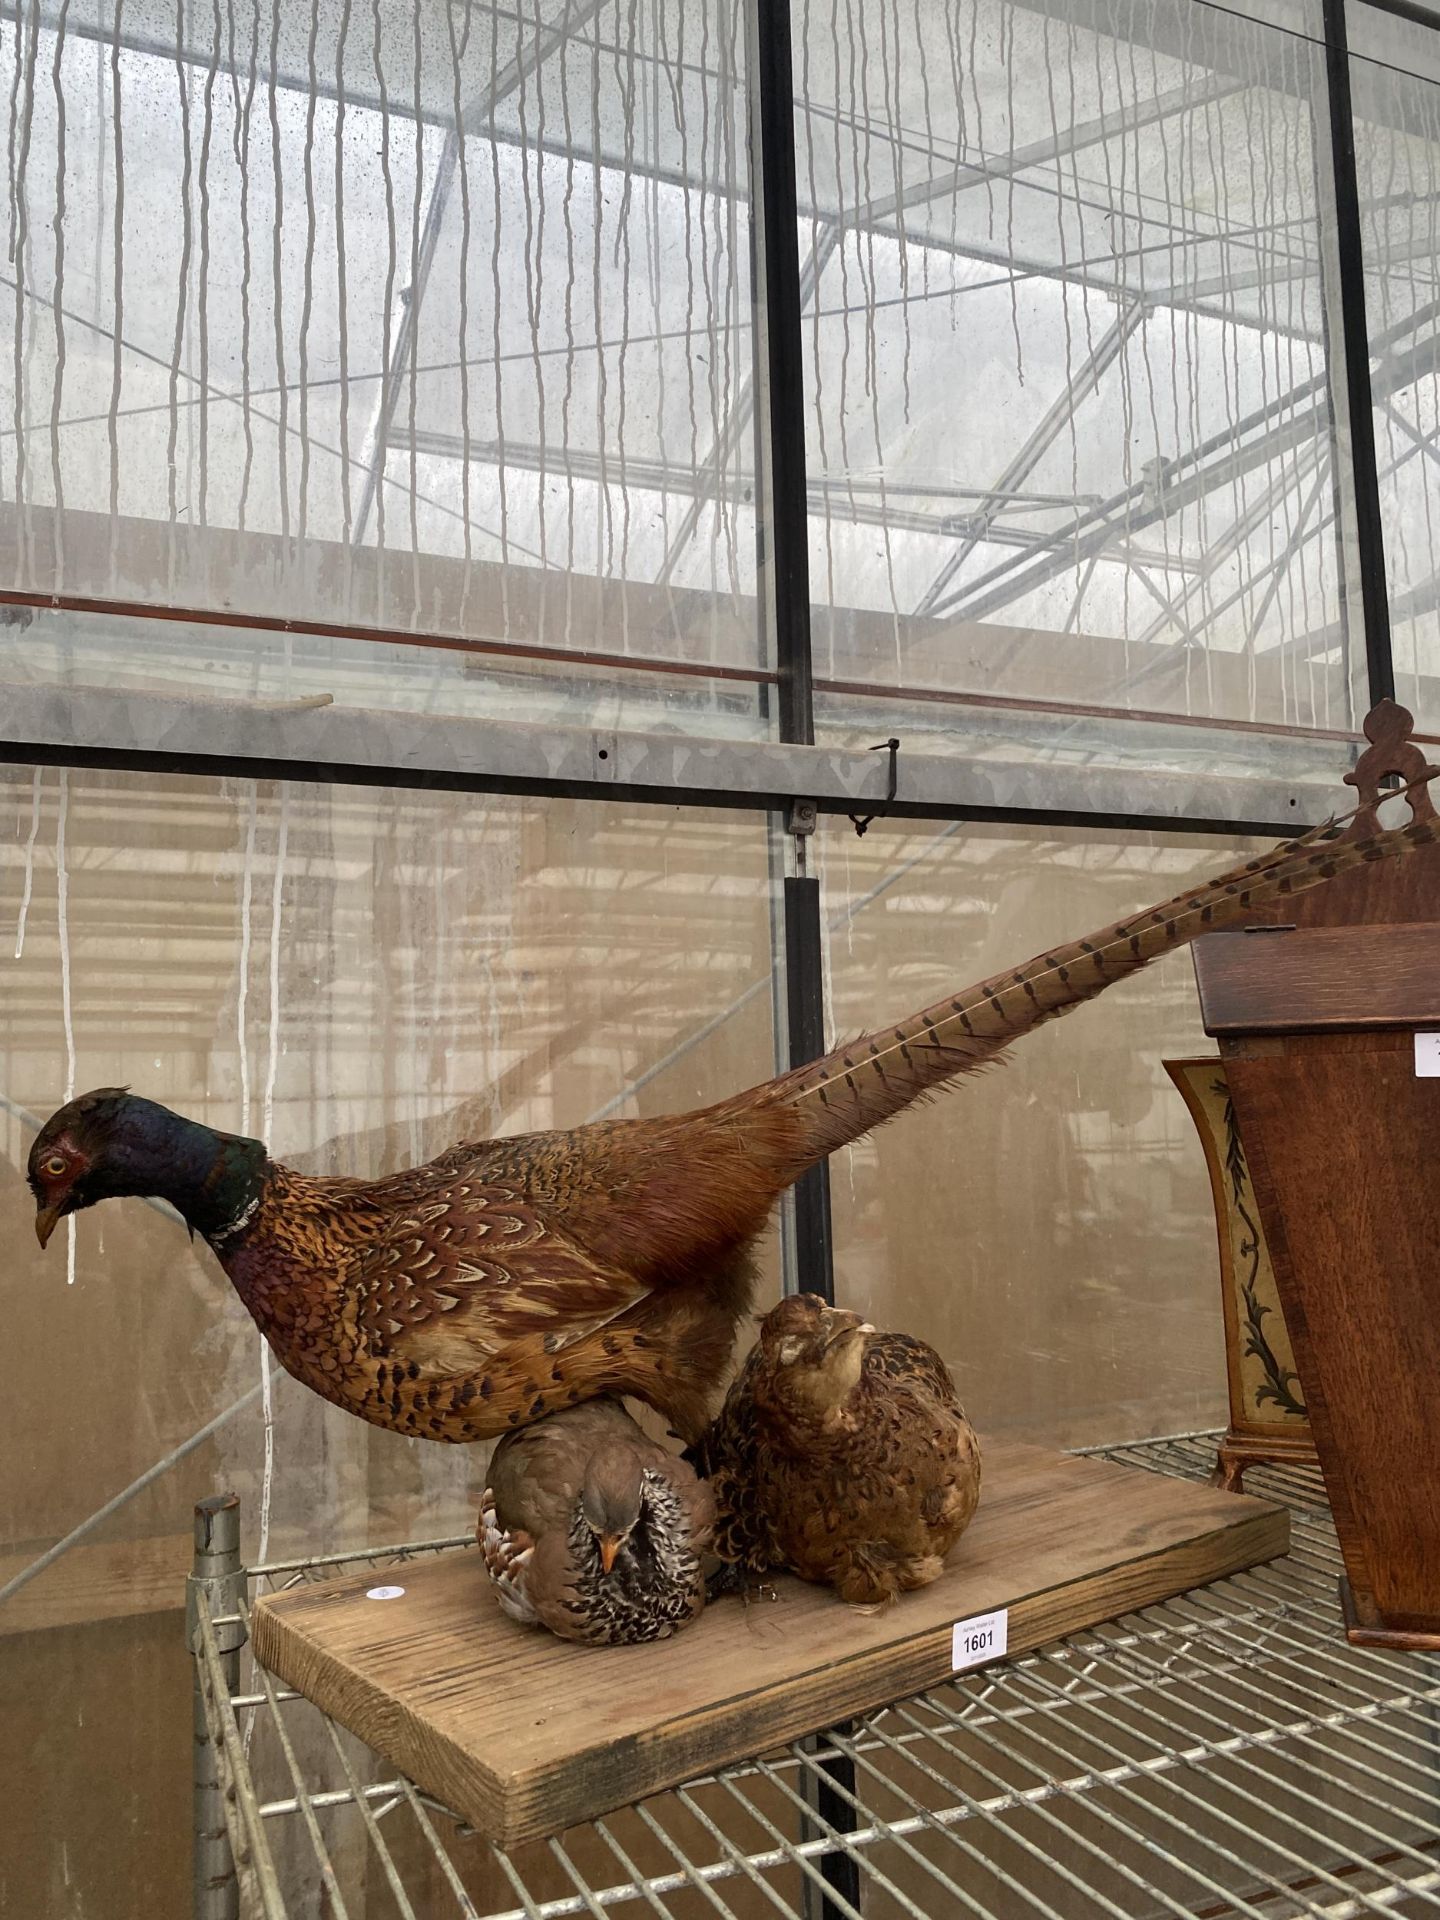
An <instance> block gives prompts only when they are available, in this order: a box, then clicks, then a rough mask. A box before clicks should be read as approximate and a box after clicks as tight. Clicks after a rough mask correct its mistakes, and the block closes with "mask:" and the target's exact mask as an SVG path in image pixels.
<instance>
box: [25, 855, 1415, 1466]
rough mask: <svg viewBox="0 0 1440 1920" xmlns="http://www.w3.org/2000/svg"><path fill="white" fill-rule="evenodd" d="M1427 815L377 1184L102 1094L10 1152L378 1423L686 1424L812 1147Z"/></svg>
mask: <svg viewBox="0 0 1440 1920" xmlns="http://www.w3.org/2000/svg"><path fill="white" fill-rule="evenodd" d="M1436 833H1437V823H1436V821H1435V820H1434V819H1433V818H1431V819H1416V820H1412V821H1411V822H1410V823H1409V824H1408V825H1406V826H1404V827H1397V828H1393V829H1391V830H1390V831H1388V832H1385V833H1377V834H1374V835H1371V836H1370V837H1369V838H1367V839H1363V840H1351V841H1340V840H1336V839H1335V838H1334V837H1333V834H1334V829H1317V831H1316V832H1315V833H1313V834H1309V835H1307V836H1306V837H1305V838H1304V839H1303V840H1300V841H1291V842H1286V843H1285V844H1283V845H1281V846H1279V847H1276V848H1274V849H1273V850H1272V851H1271V852H1269V853H1267V854H1264V855H1262V856H1260V857H1259V858H1257V859H1254V860H1249V861H1247V862H1246V863H1245V865H1244V866H1241V867H1237V868H1236V869H1235V870H1234V871H1233V872H1230V873H1227V874H1224V875H1222V876H1221V877H1220V878H1219V879H1218V880H1215V881H1213V882H1211V883H1210V884H1209V885H1206V886H1202V887H1197V888H1195V889H1193V890H1192V891H1190V892H1187V893H1184V894H1181V895H1180V896H1179V897H1178V898H1176V899H1174V900H1171V901H1167V902H1166V904H1165V905H1164V906H1160V907H1156V908H1153V909H1151V910H1150V911H1149V912H1146V913H1140V914H1137V915H1136V916H1135V917H1134V918H1133V919H1130V920H1123V921H1121V922H1119V923H1118V924H1117V925H1115V926H1110V927H1105V928H1103V929H1102V930H1101V931H1100V932H1099V933H1095V934H1092V935H1091V936H1090V937H1089V938H1088V939H1084V940H1077V941H1074V942H1072V943H1071V944H1069V945H1066V946H1060V947H1056V948H1054V949H1053V950H1051V951H1050V952H1048V953H1043V954H1041V955H1040V956H1039V957H1038V958H1037V959H1035V960H1032V961H1031V962H1030V963H1029V964H1028V965H1027V966H1023V967H1017V968H1016V969H1015V970H1014V971H1013V972H1008V973H1001V974H996V975H995V976H994V977H993V978H992V979H989V980H982V981H981V982H980V983H979V985H978V986H974V987H969V988H966V989H965V990H963V991H962V992H959V993H955V994H952V995H950V996H949V997H948V998H946V999H944V1000H941V1001H939V1002H938V1003H937V1004H936V1005H935V1006H933V1007H927V1008H925V1009H924V1011H923V1012H920V1013H917V1014H915V1015H913V1016H912V1017H911V1018H910V1019H908V1020H905V1021H902V1022H901V1023H900V1024H899V1025H898V1026H892V1027H885V1028H882V1029H880V1030H879V1031H877V1032H875V1033H873V1034H869V1035H866V1036H864V1037H863V1038H861V1039H858V1040H854V1041H851V1042H849V1043H848V1044H847V1045H845V1046H842V1047H838V1048H836V1049H835V1050H834V1051H833V1052H832V1053H829V1054H827V1055H826V1056H825V1057H824V1058H823V1059H820V1060H817V1061H815V1062H813V1063H812V1064H811V1065H809V1066H804V1067H800V1068H797V1069H795V1070H793V1071H792V1072H789V1073H782V1074H780V1075H779V1076H778V1077H777V1078H775V1079H773V1080H767V1081H766V1082H765V1083H764V1084H763V1085H761V1086H757V1087H752V1088H750V1089H749V1091H747V1092H745V1093H739V1094H736V1095H734V1096H733V1097H732V1098H730V1099H728V1100H722V1101H720V1102H719V1103H717V1104H716V1105H714V1106H710V1107H704V1108H701V1109H700V1110H698V1111H697V1112H694V1113H686V1114H679V1115H675V1116H673V1117H669V1118H664V1119H653V1120H613V1121H605V1122H602V1123H600V1124H599V1125H594V1126H587V1127H577V1128H575V1129H574V1130H573V1131H571V1132H568V1133H564V1132H554V1133H535V1134H528V1135H522V1136H520V1137H518V1138H515V1139H508V1140H484V1141H476V1142H469V1143H466V1144H464V1145H461V1146H456V1147H452V1148H451V1149H450V1150H449V1152H447V1153H444V1154H442V1155H441V1156H440V1158H439V1159H437V1160H433V1161H431V1162H430V1163H429V1164H428V1165H426V1166H421V1167H416V1168H414V1169H412V1170H411V1171H409V1172H405V1173H396V1174H391V1175H390V1176H388V1177H387V1178H384V1179H379V1180H358V1179H341V1178H322V1177H312V1176H308V1175H305V1174H300V1173H296V1172H294V1171H292V1170H291V1169H290V1168H288V1167H284V1166H280V1165H278V1164H277V1163H276V1162H275V1161H273V1160H271V1159H270V1158H269V1156H268V1155H267V1153H266V1150H265V1147H264V1146H263V1144H262V1143H261V1142H260V1141H258V1140H246V1139H241V1138H239V1137H237V1136H235V1135H233V1134H222V1133H217V1132H215V1131H214V1130H213V1129H211V1128H209V1127H205V1126H201V1125H199V1124H197V1123H196V1122H194V1121H190V1120H186V1119H184V1118H182V1117H181V1116H180V1115H179V1114H177V1113H172V1112H171V1111H170V1110H169V1109H168V1108H165V1107H161V1106H157V1105H156V1104H155V1103H154V1102H153V1101H149V1100H144V1099H140V1098H138V1097H136V1096H135V1095H132V1094H130V1093H129V1092H127V1091H126V1090H124V1089H120V1088H102V1089H101V1090H100V1091H98V1092H95V1093H87V1094H83V1095H81V1097H80V1098H79V1099H77V1100H73V1101H71V1102H70V1103H69V1105H68V1106H65V1107H62V1108H61V1109H60V1111H59V1112H58V1113H56V1114H54V1115H53V1116H52V1118H51V1119H50V1120H48V1121H47V1122H46V1124H45V1126H44V1127H43V1128H42V1129H41V1131H40V1134H39V1136H38V1138H37V1139H36V1141H35V1143H34V1146H33V1147H32V1149H31V1152H30V1160H29V1169H28V1177H29V1181H30V1185H31V1188H32V1190H33V1192H34V1196H35V1205H36V1222H35V1227H36V1232H37V1234H38V1235H39V1238H40V1242H41V1245H42V1246H43V1245H44V1244H45V1242H46V1241H47V1240H48V1239H49V1237H50V1234H51V1233H52V1232H53V1230H54V1228H55V1225H56V1222H57V1221H59V1220H60V1219H61V1218H63V1217H64V1216H65V1215H66V1214H70V1213H74V1212H76V1211H77V1210H78V1209H79V1208H82V1207H88V1206H92V1205H93V1204H94V1203H95V1202H96V1201H98V1200H103V1199H107V1198H109V1197H111V1196H113V1195H125V1194H148V1195H157V1196H159V1197H161V1198H163V1199H165V1200H168V1201H169V1202H170V1203H171V1204H172V1205H173V1206H174V1207H176V1208H177V1209H178V1211H179V1212H180V1213H181V1214H182V1215H183V1216H184V1218H185V1219H186V1221H187V1222H188V1223H189V1225H190V1227H191V1229H192V1231H193V1232H196V1233H199V1234H201V1235H202V1236H203V1238H204V1239H205V1240H206V1241H207V1242H208V1243H209V1245H210V1247H211V1248H212V1249H213V1251H214V1253H215V1255H216V1257H217V1258H218V1259H219V1261H220V1264H221V1266H222V1267H223V1268H224V1270H225V1272H226V1273H227V1274H228V1275H229V1277H230V1279H231V1281H232V1282H233V1283H234V1285H235V1289H236V1291H237V1292H238V1293H239V1295H240V1297H241V1299H242V1300H243V1301H244V1303H245V1305H246V1306H247V1307H248V1308H249V1310H250V1312H251V1313H252V1314H253V1316H254V1318H255V1320H256V1321H257V1322H258V1324H259V1326H260V1328H261V1330H262V1331H263V1332H264V1333H265V1335H266V1337H267V1338H268V1340H269V1342H270V1345H271V1346H272V1347H273V1348H274V1350H275V1353H276V1355H277V1357H278V1358H279V1360H280V1362H281V1364H282V1365H283V1366H284V1367H286V1368H287V1369H288V1371H289V1372H290V1373H292V1374H293V1375H294V1376H295V1378H296V1379H297V1380H301V1381H303V1382H304V1384H305V1385H306V1386H308V1387H312V1388H313V1389H314V1390H315V1392H316V1393H319V1394H321V1395H323V1396H324V1398H325V1399H327V1400H330V1401H333V1402H334V1403H335V1404H336V1405H337V1406H340V1407H344V1408H346V1409H347V1410H348V1411H349V1412H351V1413H355V1414H358V1415H360V1417H361V1418H362V1419H365V1420H369V1421H372V1422H373V1423H374V1424H375V1425H376V1426H381V1427H388V1428H392V1429H394V1430H395V1431H397V1432H399V1433H408V1434H417V1435H420V1436H422V1437H424V1438H427V1439H431V1440H450V1441H467V1440H483V1439H486V1438H488V1437H490V1436H492V1435H494V1434H497V1433H503V1432H505V1431H506V1430H507V1429H508V1428H511V1427H518V1426H523V1425H525V1424H526V1423H528V1422H530V1421H532V1420H538V1419H539V1418H541V1416H542V1415H545V1414H548V1413H553V1412H555V1411H556V1410H557V1409H559V1408H562V1407H566V1406H573V1405H575V1404H576V1403H577V1402H579V1401H583V1400H589V1399H593V1398H595V1397H596V1396H598V1395H601V1394H612V1395H620V1394H632V1395H634V1396H636V1397H637V1398H638V1399H640V1400H644V1401H648V1402H649V1404H650V1405H651V1406H652V1407H655V1408H657V1409H658V1410H659V1411H660V1412H661V1413H662V1414H664V1415H665V1417H666V1418H667V1419H668V1420H669V1421H670V1423H671V1425H672V1426H673V1427H674V1429H675V1430H676V1432H677V1433H679V1434H680V1436H681V1437H682V1439H684V1440H685V1441H687V1442H690V1441H693V1440H695V1439H696V1438H698V1436H699V1435H700V1433H701V1432H702V1431H703V1429H704V1426H705V1423H706V1420H707V1418H708V1416H709V1413H710V1411H711V1405H712V1396H713V1394H714V1393H715V1391H716V1389H717V1387H718V1386H719V1384H720V1382H721V1381H722V1379H723V1378H724V1375H725V1371H726V1368H727V1366H728V1364H729V1360H730V1353H731V1348H732V1345H733V1342H734V1336H735V1329H736V1326H737V1324H738V1322H739V1320H740V1318H741V1316H742V1315H743V1314H744V1313H745V1312H746V1311H747V1310H748V1308H749V1304H750V1299H751V1288H752V1265H751V1257H750V1256H751V1248H752V1246H753V1244H754V1242H755V1240H756V1238H757V1236H758V1235H759V1234H760V1232H761V1231H762V1229H763V1228H764V1226H765V1224H766V1221H767V1220H768V1219H769V1217H770V1212H771V1209H772V1208H773V1207H774V1205H775V1202H776V1200H777V1199H778V1198H779V1196H780V1194H781V1193H783V1192H784V1190H785V1188H786V1187H788V1186H790V1185H791V1183H792V1182H793V1181H795V1180H796V1179H798V1178H799V1176H800V1175H801V1174H802V1173H803V1172H804V1171H805V1170H806V1168H807V1167H812V1166H814V1165H815V1164H816V1162H817V1161H819V1160H822V1159H823V1158H824V1157H825V1156H826V1155H827V1154H829V1153H833V1152H834V1151H835V1149H836V1148H837V1147H843V1146H845V1145H846V1144H847V1143H848V1142H849V1141H852V1140H856V1139H858V1138H859V1137H860V1135H861V1134H863V1133H867V1132H868V1131H869V1129H870V1128H871V1127H874V1126H877V1125H878V1124H879V1123H880V1122H881V1121H883V1120H888V1119H889V1118H890V1117H891V1115H892V1114H896V1113H899V1112H900V1111H901V1109H902V1108H904V1107H907V1106H909V1105H910V1104H911V1102H912V1101H915V1100H919V1099H921V1098H923V1097H924V1096H925V1095H926V1094H929V1093H932V1092H934V1091H935V1090H936V1089H937V1088H939V1087H941V1086H943V1085H944V1084H945V1083H946V1082H947V1081H952V1080H955V1079H956V1078H958V1077H959V1076H960V1075H962V1074H965V1073H969V1072H971V1071H973V1070H974V1069H975V1068H977V1067H981V1066H985V1065H987V1064H989V1063H991V1062H993V1061H995V1060H997V1059H999V1057H1000V1056H1001V1055H1002V1054H1003V1053H1004V1051H1005V1049H1006V1048H1007V1047H1009V1046H1010V1045H1011V1044H1012V1043H1013V1042H1014V1041H1015V1040H1017V1039H1019V1038H1020V1036H1021V1035H1022V1034H1025V1033H1028V1032H1029V1031H1030V1029H1031V1028H1032V1027H1036V1026H1039V1025H1040V1024H1041V1023H1042V1022H1043V1021H1046V1020H1051V1019H1054V1018H1055V1017H1056V1016H1057V1015H1059V1014H1062V1013H1068V1012H1069V1010H1070V1009H1071V1008H1072V1007H1075V1006H1078V1005H1079V1004H1080V1002H1081V1001H1084V1000H1091V999H1093V998H1094V997H1095V995H1096V994H1098V993H1102V992H1103V991H1104V990H1105V988H1106V987H1108V986H1109V985H1111V983H1112V982H1114V981H1116V980H1121V979H1124V978H1125V976H1126V975H1127V974H1131V973H1134V972H1136V971H1137V970H1138V969H1139V968H1140V967H1143V966H1144V965H1145V964H1146V962H1147V961H1149V960H1152V959H1154V958H1155V957H1156V956H1157V955H1158V954H1163V953H1168V952H1170V951H1171V950H1172V949H1173V948H1175V947H1178V946H1182V945H1183V944H1184V943H1185V942H1186V941H1188V940H1190V939H1191V938H1192V937H1193V936H1194V935H1195V934H1197V933H1201V932H1204V931H1207V930H1210V929H1212V928H1216V927H1222V926H1226V925H1233V924H1234V923H1235V922H1237V921H1243V920H1244V919H1245V918H1246V916H1247V915H1248V914H1249V913H1250V911H1251V909H1252V908H1254V907H1256V906H1258V905H1260V904H1262V903H1264V902H1266V901H1270V900H1274V899H1276V898H1279V897H1282V896H1284V895H1287V894H1290V893H1295V892H1299V891H1300V890H1302V889H1303V888H1306V887H1311V886H1316V885H1318V884H1320V883H1321V882H1322V881H1326V880H1329V879H1331V878H1332V877H1333V876H1334V875H1336V874H1339V873H1343V872H1345V871H1347V870H1348V869H1350V868H1352V867H1355V866H1358V865H1360V864H1362V863H1364V862H1366V861H1372V860H1379V859H1383V858H1385V857H1386V856H1387V855H1390V854H1398V853H1405V852H1408V851H1409V850H1410V849H1411V848H1413V847H1415V846H1418V845H1421V844H1424V843H1427V842H1429V841H1431V840H1432V839H1434V838H1435V837H1436Z"/></svg>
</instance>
